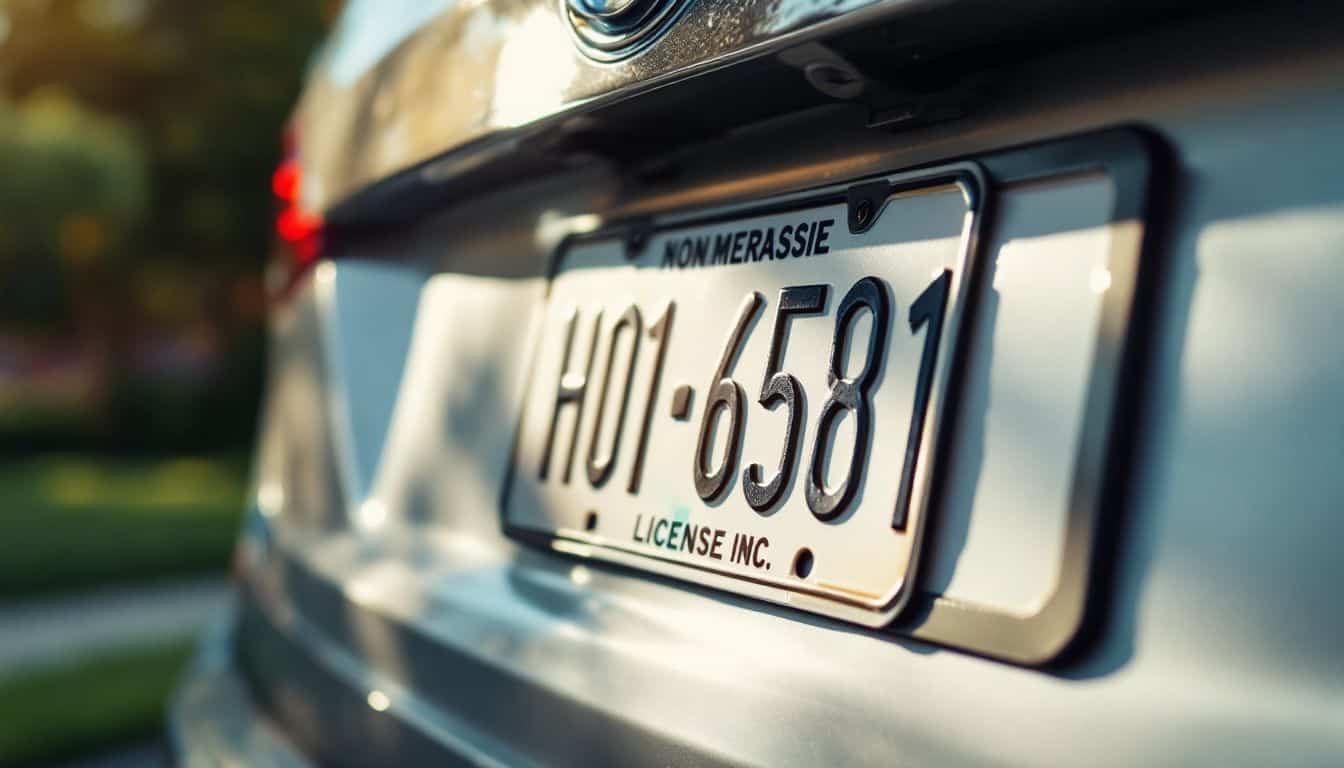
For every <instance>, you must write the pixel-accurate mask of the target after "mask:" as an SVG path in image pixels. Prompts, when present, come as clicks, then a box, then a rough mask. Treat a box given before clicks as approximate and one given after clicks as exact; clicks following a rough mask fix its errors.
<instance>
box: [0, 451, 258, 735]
mask: <svg viewBox="0 0 1344 768" xmlns="http://www.w3.org/2000/svg"><path fill="white" fill-rule="evenodd" d="M246 471H247V470H246V460H245V458H244V457H243V456H242V455H239V456H237V457H232V458H209V459H206V458H177V459H168V460H145V459H136V460H130V459H123V460H110V459H107V458H100V459H91V458H87V457H76V456H43V457H36V458H29V459H23V460H18V461H13V462H8V463H5V464H0V509H2V510H4V514H0V599H3V598H5V597H11V596H15V595H23V594H31V593H33V592H36V591H51V590H62V589H71V588H77V587H84V586H91V585H95V584H100V583H108V582H111V581H118V582H125V581H131V580H143V579H153V578H160V577H167V576H175V575H180V574H182V573H187V572H192V571H213V570H217V569H219V568H220V567H221V566H222V565H224V564H225V563H227V562H228V558H229V553H230V551H231V549H232V546H233V540H234V537H235V535H236V534H237V531H238V517H239V514H240V513H241V510H242V509H243V502H244V499H243V489H244V487H245V483H244V479H245V475H246ZM0 722H3V720H0Z"/></svg>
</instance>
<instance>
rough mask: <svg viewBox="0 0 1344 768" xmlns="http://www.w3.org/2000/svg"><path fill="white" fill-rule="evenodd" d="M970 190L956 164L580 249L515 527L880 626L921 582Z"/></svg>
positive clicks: (532, 426)
mask: <svg viewBox="0 0 1344 768" xmlns="http://www.w3.org/2000/svg"><path fill="white" fill-rule="evenodd" d="M982 187H983V184H982V182H981V180H980V177H979V175H978V173H977V170H976V167H975V166H973V165H955V166H946V167H942V168H937V169H932V170H928V171H924V172H920V173H916V174H905V175H896V176H891V177H888V178H886V179H882V180H878V181H876V182H870V183H865V184H862V185H858V186H854V187H850V188H848V190H847V189H845V188H837V189H832V190H829V191H823V192H819V193H814V194H809V195H800V196H796V197H793V198H786V199H775V200H770V201H768V202H766V203H761V204H757V205H752V206H743V207H741V208H736V209H729V210H718V211H713V212H710V213H707V214H700V215H691V216H686V217H683V218H680V219H667V220H663V221H660V222H658V224H657V227H656V228H655V229H653V231H652V232H651V233H644V234H643V235H642V236H639V237H635V236H632V235H631V234H630V233H629V232H628V231H614V232H611V233H606V234H603V233H598V234H596V235H593V236H590V237H585V238H581V239H578V240H575V241H573V242H571V243H569V244H568V245H567V246H566V247H565V248H564V249H563V251H562V252H561V253H560V254H559V256H558V258H557V263H556V266H555V270H554V273H553V276H552V280H551V284H550V290H549V293H548V298H547V307H546V311H545V313H544V316H543V320H542V326H541V328H540V331H539V336H538V338H537V340H536V350H537V351H536V355H535V359H534V364H533V369H532V378H531V381H530V384H529V389H528V393H527V396H526V401H525V406H524V410H523V417H522V423H521V426H520V428H519V432H518V438H517V449H516V455H515V464H514V468H513V474H512V476H511V479H510V481H509V491H508V495H507V499H506V502H505V517H506V523H507V525H508V527H509V528H510V529H511V530H513V531H515V532H518V533H522V534H529V533H530V534H537V535H540V536H543V537H544V538H545V540H547V541H549V542H551V543H552V544H553V545H554V546H555V547H556V548H558V549H562V550H565V551H568V552H572V553H576V554H580V555H584V556H589V557H595V558H601V559H606V560H611V561H614V562H619V563H622V564H625V565H628V566H632V567H635V568H639V569H645V570H648V571H653V572H657V573H659V574H662V575H665V576H669V577H673V578H677V579H683V580H686V581H689V582H694V583H696V584H701V585H705V586H709V587H713V588H717V589H722V590H727V591H730V592H734V593H738V594H743V595H748V596H752V597H756V598H760V599H765V600H771V601H774V602H778V603H785V604H789V605H793V606H796V607H798V608H802V609H805V610H809V611H813V612H817V613H821V614H825V615H829V616H834V617H837V618H843V619H845V620H848V621H853V622H857V623H861V624H866V625H869V626H881V625H885V624H887V623H889V622H890V621H891V620H892V619H893V618H894V617H895V616H896V615H897V614H898V613H899V612H900V611H901V610H902V609H903V608H904V607H905V605H906V604H907V602H908V601H909V599H910V596H911V594H912V593H913V592H914V591H915V590H914V585H915V583H916V573H917V570H918V566H919V561H920V549H921V547H920V544H921V540H922V539H923V535H924V530H925V527H926V526H925V521H926V518H927V517H928V499H929V489H930V477H931V474H932V472H933V463H934V459H935V457H936V456H937V455H938V444H939V441H940V431H941V425H942V424H943V421H944V418H943V411H944V405H945V403H944V400H945V396H944V395H945V392H946V390H947V387H948V379H949V370H950V367H951V364H952V361H953V359H954V357H955V352H956V350H955V346H956V344H957V339H958V329H959V326H960V325H961V322H960V321H961V318H962V315H963V313H964V310H965V307H964V306H963V303H964V302H963V297H965V296H970V295H972V292H970V291H968V290H967V281H968V280H969V279H971V278H972V276H973V275H972V272H973V263H972V259H971V254H972V253H973V249H972V244H973V242H974V241H975V238H976V230H977V228H978V226H979V221H980V215H979V207H978V201H979V200H981V199H982V194H981V190H982Z"/></svg>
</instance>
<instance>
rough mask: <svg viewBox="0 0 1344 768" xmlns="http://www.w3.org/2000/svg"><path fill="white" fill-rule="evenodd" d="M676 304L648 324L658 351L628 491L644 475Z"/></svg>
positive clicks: (634, 488)
mask: <svg viewBox="0 0 1344 768" xmlns="http://www.w3.org/2000/svg"><path fill="white" fill-rule="evenodd" d="M676 309H677V305H676V304H675V303H673V302H671V301H669V302H667V306H666V307H664V308H663V315H662V317H660V318H658V322H656V323H654V324H653V325H651V326H649V338H651V339H653V340H654V341H656V342H658V351H657V352H655V353H654V355H653V374H652V375H651V376H650V377H649V397H648V401H647V402H646V404H645V406H644V422H643V424H642V426H641V428H640V430H639V447H638V448H636V449H635V465H634V466H633V467H631V468H630V484H629V485H627V486H626V487H625V490H626V491H627V492H629V493H638V492H639V482H640V480H642V479H643V477H644V453H645V451H647V450H648V447H649V427H650V426H652V423H653V404H654V402H656V401H657V400H658V384H659V383H660V382H661V381H662V380H663V360H664V358H666V357H667V336H668V334H669V333H671V332H672V314H673V313H674V312H675V311H676Z"/></svg>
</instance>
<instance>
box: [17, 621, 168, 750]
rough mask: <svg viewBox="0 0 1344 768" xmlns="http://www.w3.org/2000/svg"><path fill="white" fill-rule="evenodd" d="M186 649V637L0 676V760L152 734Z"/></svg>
mask: <svg viewBox="0 0 1344 768" xmlns="http://www.w3.org/2000/svg"><path fill="white" fill-rule="evenodd" d="M191 648H192V641H191V639H189V638H183V639H180V640H176V641H168V642H164V643H162V644H160V645H158V646H155V647H150V648H135V649H124V650H117V651H109V652H106V653H103V654H100V655H97V656H93V657H91V658H87V659H81V660H79V661H77V662H75V663H72V664H61V665H58V666H55V667H50V668H45V669H35V670H31V671H28V672H24V673H22V674H20V675H18V676H16V677H12V678H8V679H3V678H0V723H4V724H5V727H4V728H0V766H18V765H31V764H33V763H36V762H39V761H48V760H54V759H57V758H60V757H65V756H70V755H74V754H77V753H79V752H80V751H83V750H88V749H92V748H95V747H99V746H103V745H106V744H116V743H124V742H127V741H130V740H133V739H138V738H145V737H148V736H152V735H154V733H155V730H156V729H157V728H158V727H159V725H160V722H161V718H162V711H163V702H164V701H165V700H166V699H167V698H168V695H169V694H170V692H171V691H172V689H173V685H174V684H175V682H176V680H177V677H178V675H179V674H181V672H182V670H183V668H184V667H185V666H186V665H187V663H188V661H189V660H190V658H191Z"/></svg>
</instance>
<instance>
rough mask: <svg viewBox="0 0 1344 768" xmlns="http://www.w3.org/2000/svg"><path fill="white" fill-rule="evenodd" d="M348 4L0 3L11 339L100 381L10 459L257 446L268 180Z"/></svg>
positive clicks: (29, 435)
mask: <svg viewBox="0 0 1344 768" xmlns="http://www.w3.org/2000/svg"><path fill="white" fill-rule="evenodd" d="M335 7H336V4H335V3H332V2H329V1H327V0H288V1H285V2H282V1H280V0H229V1H228V2H221V3H197V2H183V1H182V0H0V336H5V337H13V336H15V335H26V337H28V338H33V337H36V338H37V339H38V342H37V343H38V344H40V345H46V346H52V347H54V346H61V345H64V346H65V347H69V348H71V349H73V350H74V351H75V352H74V353H77V354H79V355H82V356H83V357H87V358H89V359H93V360H95V361H96V362H97V365H98V366H100V367H101V369H103V372H102V373H101V374H100V375H99V376H98V377H97V378H98V379H99V381H100V382H102V383H101V384H100V385H99V387H98V388H97V393H96V399H97V401H98V402H97V404H96V407H94V408H92V409H91V411H92V415H90V416H89V417H88V418H83V417H81V418H80V419H78V427H77V428H76V429H74V430H73V431H70V430H69V429H57V430H55V431H54V432H53V431H51V430H46V429H45V426H44V425H46V424H47V422H46V421H44V420H42V419H39V420H38V421H37V422H36V423H29V424H28V425H27V427H26V428H25V429H24V430H20V431H19V432H17V433H11V434H10V436H9V437H8V438H7V439H6V437H5V436H4V435H0V448H5V447H6V446H5V445H3V444H6V443H7V444H8V448H9V450H15V449H19V450H23V449H24V448H26V447H30V446H33V445H45V446H47V447H54V448H62V449H65V448H76V447H81V446H82V445H83V442H82V441H84V440H85V438H88V439H89V441H91V444H93V445H94V446H95V447H99V448H106V449H113V450H122V449H146V450H157V451H167V450H175V449H178V448H180V447H183V446H186V445H189V446H190V447H192V448H201V447H206V448H210V447H215V446H238V445H245V444H246V443H247V442H248V439H249V437H250V435H251V432H252V425H253V422H254V420H255V417H254V414H255V412H256V407H257V399H258V393H259V386H260V374H261V361H262V359H263V355H262V354H261V352H260V348H259V345H260V343H261V339H262V338H263V334H262V333H261V332H260V326H261V322H262V306H263V303H264V302H263V299H262V280H261V271H262V268H263V266H264V262H265V259H266V256H267V254H268V252H269V248H270V240H271V222H272V215H273V210H272V200H271V196H270V192H269V176H270V172H271V170H272V169H273V168H274V166H275V164H276V162H277V160H278V157H279V153H280V150H281V146H280V145H281V134H282V130H283V126H284V122H285V119H286V117H287V115H288V113H289V111H290V109H291V108H292V105H293V103H294V100H295V99H296V97H297V93H298V88H299V84H300V80H301V77H302V75H303V71H304V66H305V62H306V61H307V60H308V58H309V57H310V56H311V54H312V51H313V49H314V47H315V46H316V44H317V42H318V40H319V39H320V37H321V35H322V33H323V31H324V28H325V25H326V23H327V22H328V20H329V18H330V16H331V15H332V13H333V12H334V10H335ZM181 337H186V338H188V340H189V342H190V343H186V342H181V341H180V338H181ZM193 344H194V345H195V346H194V347H193V346H192V345H193ZM156 345H157V346H158V347H163V348H166V349H169V350H170V352H169V353H163V354H158V353H156V352H155V351H154V350H155V349H156V348H157V347H156ZM187 347H190V348H191V350H197V351H199V350H204V351H203V352H199V355H197V357H200V358H201V359H204V360H207V361H208V365H206V364H202V363H200V361H199V360H197V358H194V357H192V356H191V355H192V354H195V353H194V352H191V350H188V352H182V351H181V350H182V349H184V348H187ZM147 350H148V351H147ZM74 353H72V354H74ZM183 358H190V359H188V360H187V362H181V359H183ZM0 365H3V360H0ZM184 370H185V371H186V372H187V373H185V374H184V373H182V371H184ZM3 374H4V371H2V370H0V375H3ZM222 388H227V389H231V390H232V392H231V393H230V394H229V395H227V396H220V394H219V392H220V390H221V389H222ZM90 397H91V396H82V397H81V398H80V399H82V400H88V399H90ZM156 397H160V398H162V400H163V402H162V408H155V403H154V402H153V400H152V399H146V398H156ZM83 405H85V406H87V405H88V403H84V404H83ZM25 407H26V406H25V405H24V404H23V403H18V404H10V403H0V408H11V409H12V408H20V409H23V408H25ZM85 410H90V409H88V408H85ZM146 412H151V413H152V414H156V418H154V419H153V421H152V424H151V425H150V427H149V428H148V429H146V428H145V423H144V418H145V414H146ZM158 414H161V417H159V416H157V415H158ZM6 421H8V422H9V423H15V422H18V423H22V421H23V420H22V419H21V418H19V419H8V420H6V419H4V418H0V423H5V422H6ZM56 421H57V422H59V421H60V420H59V419H57V420H56Z"/></svg>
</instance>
